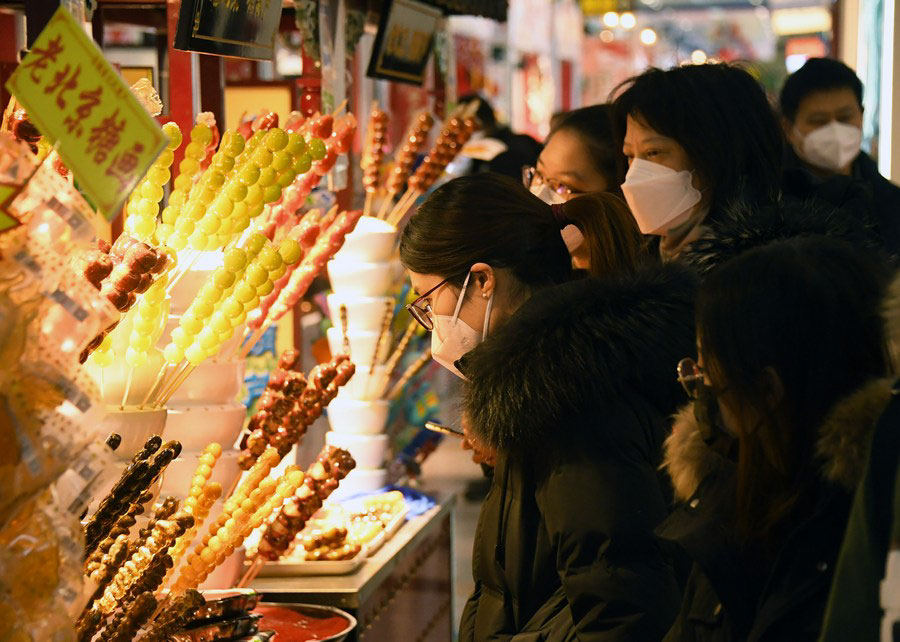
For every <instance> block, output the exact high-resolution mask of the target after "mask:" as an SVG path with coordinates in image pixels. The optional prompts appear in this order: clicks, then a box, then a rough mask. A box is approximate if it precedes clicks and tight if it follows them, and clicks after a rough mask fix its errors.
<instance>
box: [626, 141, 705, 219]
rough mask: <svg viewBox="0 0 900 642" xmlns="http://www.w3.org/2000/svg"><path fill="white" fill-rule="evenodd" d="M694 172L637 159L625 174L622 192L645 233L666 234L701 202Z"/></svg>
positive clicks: (687, 216) (688, 215)
mask: <svg viewBox="0 0 900 642" xmlns="http://www.w3.org/2000/svg"><path fill="white" fill-rule="evenodd" d="M692 178H693V177H692V175H691V172H688V171H686V170H685V171H681V172H676V171H675V170H674V169H670V168H668V167H665V166H664V165H660V164H659V163H651V162H650V161H646V160H643V159H640V158H635V159H634V160H633V161H632V162H631V167H629V168H628V173H627V174H625V182H624V183H623V184H622V193H623V194H624V195H625V200H626V201H627V202H628V207H629V208H631V214H632V215H633V216H634V219H635V221H637V224H638V227H639V228H640V230H641V232H642V233H644V234H657V235H660V236H662V235H665V233H666V232H667V231H668V230H671V229H672V228H674V227H678V226H679V225H680V224H682V223H684V222H685V221H686V220H687V219H688V218H689V217H690V215H691V213H692V212H693V207H694V206H695V205H696V204H697V203H699V202H700V192H699V191H698V190H697V188H695V187H694V186H693V185H692V184H691V180H692Z"/></svg>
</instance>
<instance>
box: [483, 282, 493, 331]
mask: <svg viewBox="0 0 900 642" xmlns="http://www.w3.org/2000/svg"><path fill="white" fill-rule="evenodd" d="M492 305H494V293H493V292H491V296H490V297H489V298H488V304H487V310H485V312H484V327H483V328H482V330H481V338H482V339H484V338H485V337H487V334H488V329H489V328H490V325H491V306H492Z"/></svg>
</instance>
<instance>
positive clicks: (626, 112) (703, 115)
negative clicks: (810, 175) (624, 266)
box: [612, 64, 784, 258]
mask: <svg viewBox="0 0 900 642" xmlns="http://www.w3.org/2000/svg"><path fill="white" fill-rule="evenodd" d="M614 95H615V99H614V101H613V103H612V106H613V122H614V125H615V127H616V133H617V137H618V141H619V142H620V143H621V144H622V151H623V153H624V155H625V157H626V159H627V173H626V172H624V171H623V176H622V177H623V178H624V183H623V184H622V192H623V193H624V195H625V199H626V201H628V205H629V207H630V208H631V211H632V214H633V215H634V217H635V219H636V220H637V222H638V225H639V227H640V228H641V231H642V232H643V233H644V234H653V235H657V236H659V237H660V253H661V255H662V256H663V257H667V258H673V257H675V256H678V255H679V254H680V253H681V252H682V250H684V248H685V247H686V246H687V245H689V244H690V243H691V242H692V241H695V240H696V239H698V238H699V237H700V236H702V234H703V226H704V224H705V223H706V222H707V221H709V220H713V219H715V218H716V217H719V216H722V212H723V211H724V210H726V209H727V208H729V207H730V206H731V205H732V204H733V203H736V202H738V201H742V202H747V203H750V204H764V203H769V202H773V201H775V200H777V199H778V198H779V195H780V189H781V187H780V186H781V162H782V156H783V144H784V143H783V138H782V133H781V127H780V126H779V123H778V119H777V118H776V116H775V113H774V111H773V110H772V107H771V105H770V104H769V101H768V98H767V97H766V94H765V92H764V91H763V88H762V86H761V85H760V84H759V83H758V82H757V81H756V79H755V78H754V77H753V76H751V75H750V74H749V73H748V72H747V71H745V70H744V69H742V68H740V67H738V66H735V65H728V64H705V65H685V66H682V67H674V68H672V69H666V70H662V69H649V70H647V71H645V72H644V73H642V74H641V75H640V76H636V77H634V78H631V79H630V80H628V81H626V82H625V83H623V84H622V85H621V86H620V87H619V88H618V89H617V90H616V92H614ZM622 169H623V170H625V169H626V168H624V167H623V168H622Z"/></svg>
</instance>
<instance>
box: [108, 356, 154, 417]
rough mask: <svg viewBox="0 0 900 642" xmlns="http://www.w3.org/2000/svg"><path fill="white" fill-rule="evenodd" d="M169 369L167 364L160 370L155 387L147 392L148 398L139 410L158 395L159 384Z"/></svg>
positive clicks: (145, 398) (146, 397)
mask: <svg viewBox="0 0 900 642" xmlns="http://www.w3.org/2000/svg"><path fill="white" fill-rule="evenodd" d="M168 369H169V364H168V363H167V364H165V365H164V366H163V367H162V368H160V370H159V374H158V375H156V381H154V382H153V386H152V387H151V388H150V390H148V391H147V396H145V397H144V400H143V401H142V402H141V403H140V405H139V406H138V408H141V409H143V408H144V406H146V405H147V402H148V401H150V399H151V398H152V397H153V395H154V394H156V389H157V388H159V384H160V383H162V380H163V376H165V374H166V371H168ZM101 372H102V371H101Z"/></svg>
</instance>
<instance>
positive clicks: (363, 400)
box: [325, 216, 397, 498]
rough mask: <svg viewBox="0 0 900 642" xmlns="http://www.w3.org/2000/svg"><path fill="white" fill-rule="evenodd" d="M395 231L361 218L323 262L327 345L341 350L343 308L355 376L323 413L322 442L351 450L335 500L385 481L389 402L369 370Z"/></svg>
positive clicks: (391, 273)
mask: <svg viewBox="0 0 900 642" xmlns="http://www.w3.org/2000/svg"><path fill="white" fill-rule="evenodd" d="M396 240H397V230H396V229H395V228H394V227H393V226H391V225H388V224H387V223H385V222H384V221H381V220H379V219H376V218H372V217H365V216H364V217H363V218H361V219H360V220H359V223H358V224H357V226H356V229H355V230H354V231H353V232H352V233H350V234H348V235H347V239H346V242H345V243H344V246H343V247H342V248H341V250H340V251H339V252H338V253H337V254H335V256H334V258H333V259H332V260H331V261H330V262H329V263H328V278H329V280H330V281H331V289H332V291H333V293H332V294H330V295H329V296H328V313H329V315H330V316H331V323H332V326H333V327H331V328H329V330H328V333H327V334H328V345H329V347H330V348H331V353H332V354H338V353H339V352H341V351H343V334H342V332H341V319H340V309H341V306H342V305H344V306H346V308H347V338H348V339H349V341H350V356H351V358H352V360H353V363H355V364H356V374H354V375H353V378H352V379H351V380H350V382H349V383H348V384H347V386H345V387H343V388H342V389H341V391H340V392H339V393H338V396H337V398H335V399H334V400H333V401H332V402H331V403H330V404H329V405H328V408H327V410H326V412H327V415H328V423H329V425H330V426H331V431H329V432H328V433H327V434H326V435H325V441H326V443H328V444H330V445H333V446H338V447H340V448H344V449H346V450H348V451H350V454H351V455H353V458H354V459H355V460H356V468H355V469H354V470H353V472H351V473H350V474H349V475H348V476H347V478H346V479H345V480H344V481H342V482H341V486H340V488H339V489H338V490H337V491H336V496H337V497H338V498H340V497H347V496H349V495H354V494H356V493H362V492H368V491H373V490H377V489H379V488H381V487H382V486H384V485H385V484H386V483H387V469H386V468H385V462H386V461H387V457H388V455H389V452H388V451H389V444H388V437H387V435H386V434H385V429H386V427H387V420H388V410H389V403H388V402H387V401H385V400H383V399H380V398H379V397H380V392H381V390H380V388H381V384H382V377H383V375H384V374H385V371H384V368H383V367H382V366H376V368H375V372H374V373H373V372H371V371H370V368H371V365H372V358H373V356H374V355H375V350H376V347H377V343H378V336H379V333H380V331H381V326H382V324H383V321H384V313H385V308H386V306H387V303H388V302H389V301H392V299H391V297H390V296H389V293H390V290H391V286H392V285H393V283H394V277H395V274H396V270H397V266H396V262H395V261H392V257H393V253H394V246H395V244H396Z"/></svg>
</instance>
